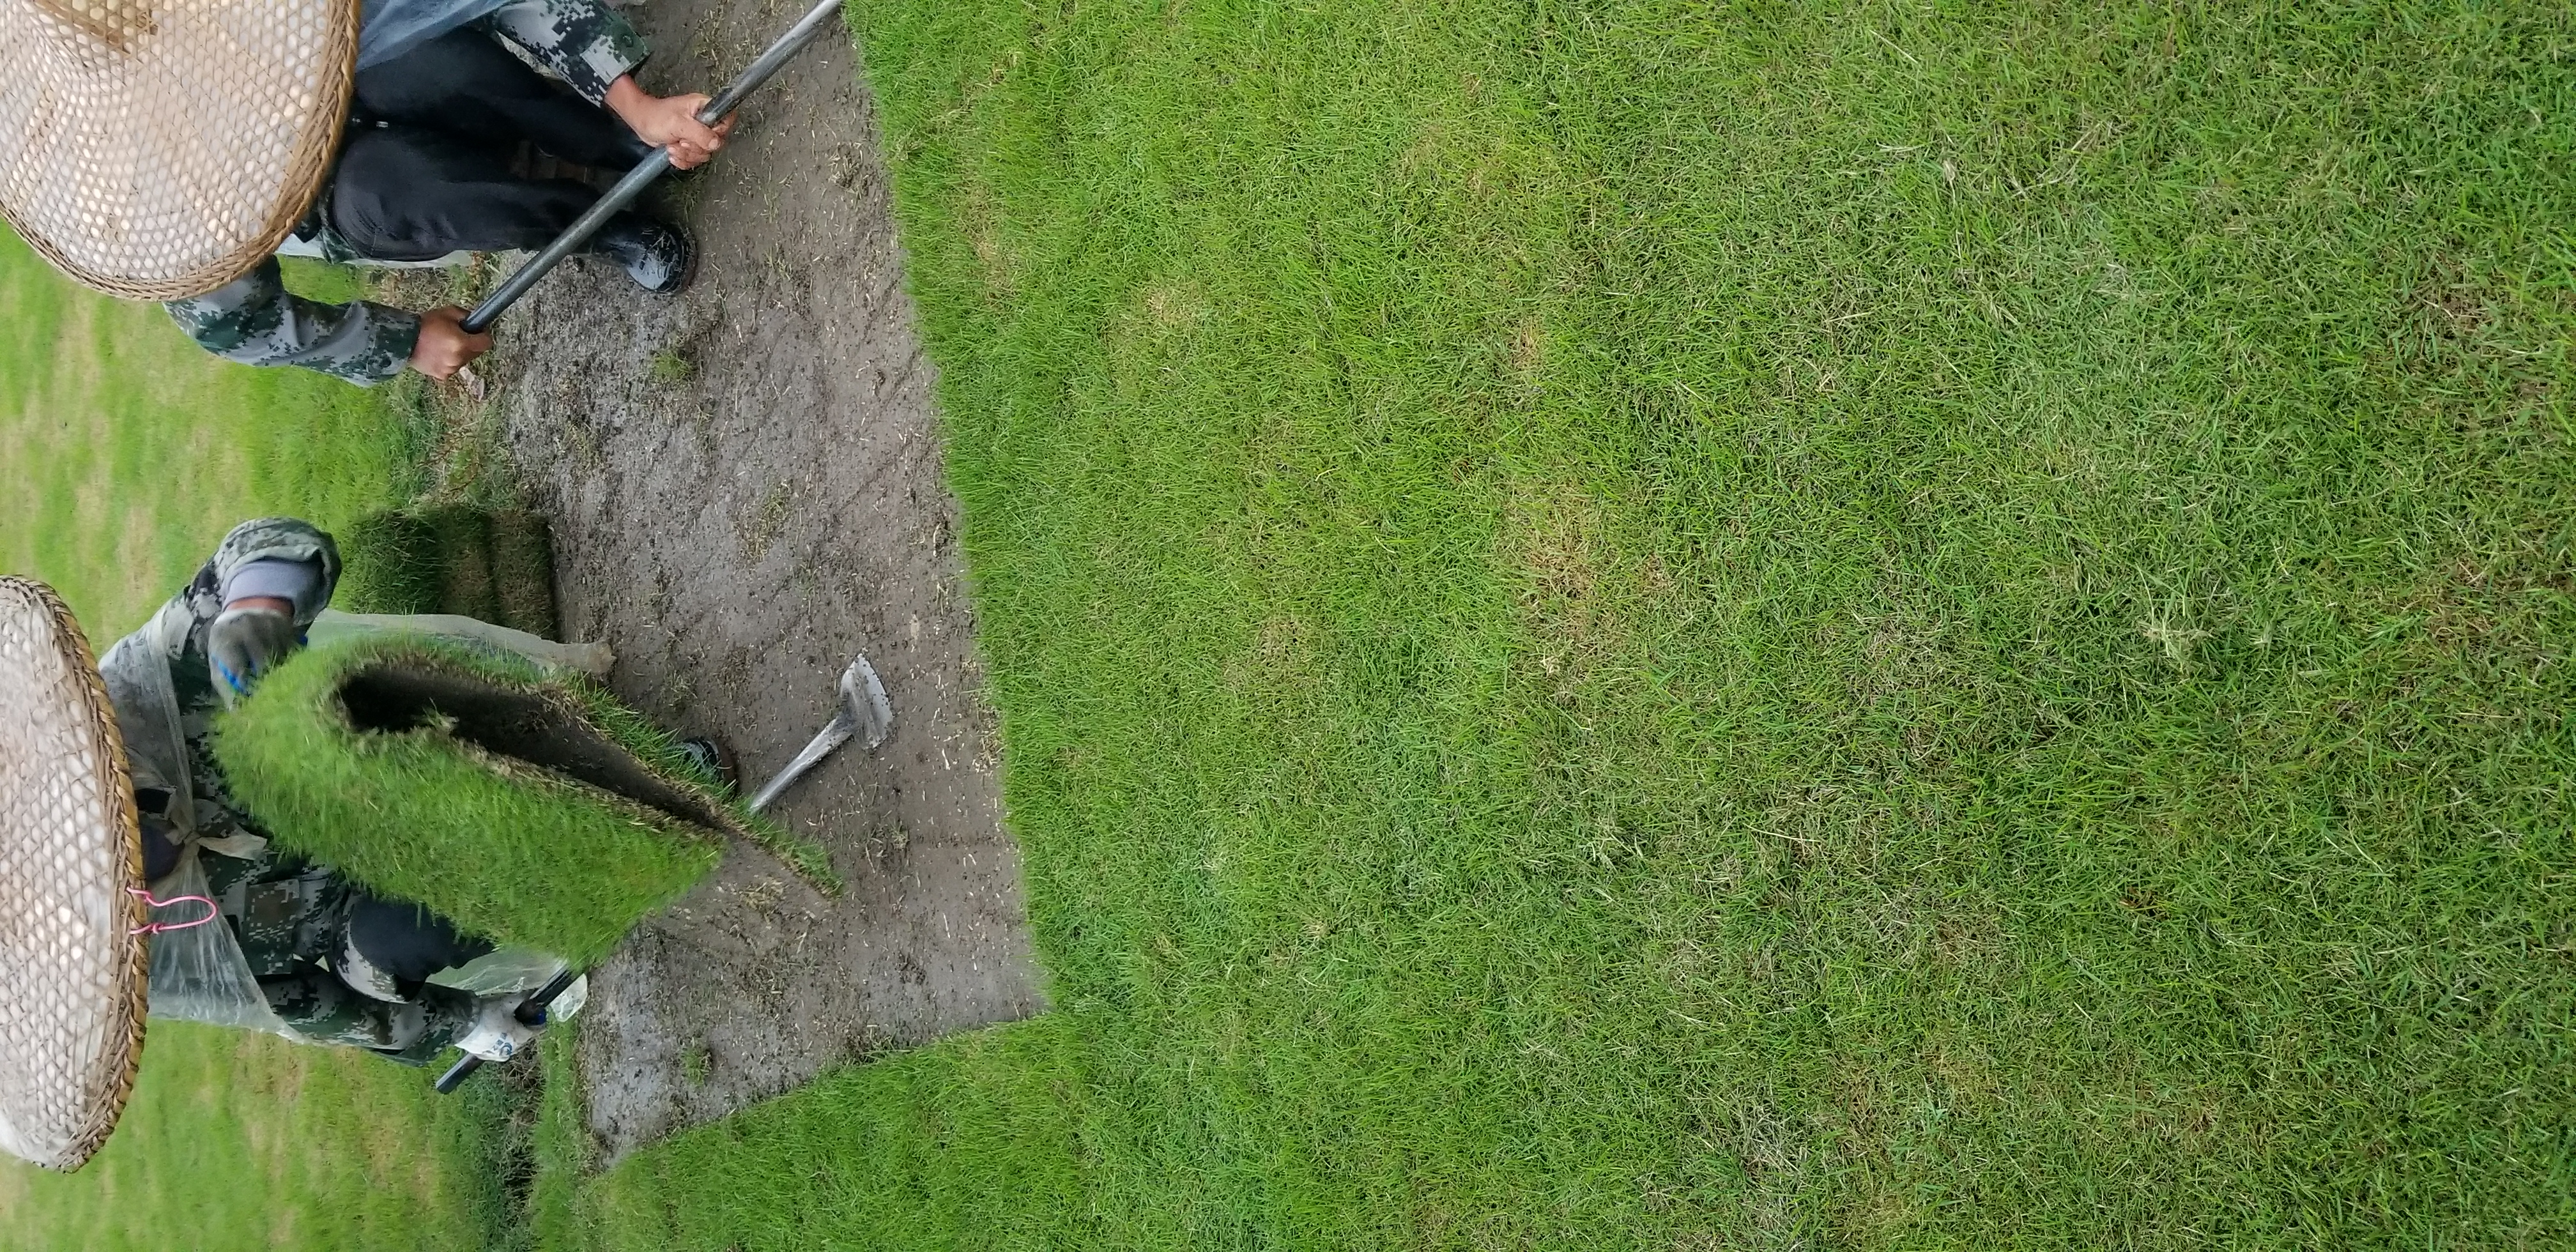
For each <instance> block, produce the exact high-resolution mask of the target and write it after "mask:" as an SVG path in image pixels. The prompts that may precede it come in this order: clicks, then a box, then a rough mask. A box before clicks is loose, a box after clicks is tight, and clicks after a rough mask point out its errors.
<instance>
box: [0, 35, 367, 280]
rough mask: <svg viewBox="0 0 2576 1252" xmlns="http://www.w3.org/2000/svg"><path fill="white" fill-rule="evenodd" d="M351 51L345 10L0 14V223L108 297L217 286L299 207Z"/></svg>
mask: <svg viewBox="0 0 2576 1252" xmlns="http://www.w3.org/2000/svg"><path fill="white" fill-rule="evenodd" d="M357 52H358V0H0V216H6V217H7V218H8V219H9V224H10V225H11V226H14V227H16V228H17V231H18V234H19V235H20V236H21V237H22V238H24V239H25V240H26V241H27V243H28V244H29V245H30V246H32V247H34V248H35V250H36V251H38V252H40V253H42V254H44V257H45V259H46V260H49V261H51V262H53V263H54V264H55V265H56V266H58V267H60V268H61V269H62V271H63V272H64V273H66V274H69V275H71V276H72V277H73V278H75V279H78V280H79V281H81V282H83V283H85V284H88V285H89V286H92V287H95V288H97V289H99V290H100V291H104V292H106V293H108V294H109V295H113V296H124V297H127V298H129V299H136V300H175V299H179V298H181V297H183V296H195V295H203V294H205V293H206V292H209V291H212V290H214V289H215V288H217V287H221V286H223V285H224V284H225V283H228V282H231V281H232V280H234V279H236V278H239V277H241V276H242V275H243V274H246V273H248V272H250V269H251V267H253V266H255V265H257V264H259V262H260V260H261V258H263V257H266V256H268V255H269V254H270V253H273V252H275V251H276V250H277V246H278V245H279V244H280V243H283V242H285V240H286V237H287V236H288V235H289V234H291V233H293V231H294V229H295V224H296V222H297V221H299V220H301V219H302V218H303V216H304V214H305V211H306V210H307V209H309V208H311V207H312V204H313V199H314V197H315V196H316V195H317V194H319V192H320V191H321V187H322V176H323V174H324V173H325V172H327V171H328V169H329V168H330V164H331V157H332V154H333V153H334V152H335V151H336V150H337V148H338V145H339V141H340V128H341V125H342V124H343V123H344V122H345V121H347V119H348V112H349V91H350V83H351V81H352V79H351V76H352V74H354V73H355V67H356V64H357Z"/></svg>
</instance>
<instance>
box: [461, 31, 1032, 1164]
mask: <svg viewBox="0 0 2576 1252" xmlns="http://www.w3.org/2000/svg"><path fill="white" fill-rule="evenodd" d="M629 12H630V13H632V14H634V15H635V16H636V17H637V20H638V23H639V24H640V25H641V26H642V27H643V28H644V31H645V33H646V35H647V36H649V37H650V38H651V39H652V41H653V46H654V47H655V48H656V49H657V53H656V56H655V58H654V61H653V63H652V64H650V65H649V66H647V67H646V70H645V73H644V79H645V83H646V85H647V86H648V87H652V88H654V89H656V90H661V91H677V90H682V89H692V90H694V89H705V88H707V87H710V86H712V84H714V83H715V82H717V81H719V80H720V77H721V76H723V75H726V74H730V73H731V72H732V71H734V70H735V69H737V68H738V67H740V66H741V65H742V64H743V63H744V62H746V61H747V60H749V59H750V57H751V55H752V54H753V53H754V52H756V51H757V50H758V48H759V47H761V46H762V45H764V44H765V43H766V42H767V41H768V40H769V39H770V38H771V37H773V36H774V35H775V34H776V33H777V32H778V31H780V30H783V29H784V28H785V27H786V26H787V24H788V23H789V22H791V21H792V20H794V18H795V16H796V13H797V9H795V8H794V7H790V6H785V5H779V4H771V3H763V0H734V2H733V3H730V4H728V3H725V2H723V0H655V2H654V3H652V4H649V5H646V6H643V7H641V8H637V9H632V10H629ZM668 205H669V208H670V209H671V210H672V211H674V212H676V213H679V214H680V215H682V216H684V217H685V218H686V219H687V220H688V221H690V222H691V224H692V225H693V226H694V227H695V228H696V230H697V233H698V238H699V240H700V244H701V247H702V258H703V259H702V262H701V269H700V272H699V276H698V280H697V283H696V285H695V286H694V287H693V288H692V289H691V290H690V291H689V292H687V293H686V294H685V295H683V296H680V297H678V298H676V299H659V300H657V299H652V298H649V297H644V296H641V295H639V294H638V293H637V292H636V291H635V289H634V288H633V287H632V286H631V285H630V284H628V282H627V281H626V279H625V278H624V277H623V276H621V275H619V274H617V273H616V272H614V271H613V270H611V269H609V268H608V267H606V266H605V265H604V264H601V263H599V262H595V261H582V262H576V263H575V264H573V265H571V266H568V267H566V268H565V269H564V270H562V271H560V272H558V273H557V274H555V275H553V276H551V277H549V278H548V279H547V280H546V281H545V282H544V283H542V284H540V286H539V288H538V290H537V292H536V293H535V294H534V295H532V296H531V297H530V298H529V299H527V300H526V301H524V302H523V303H521V304H520V305H519V306H518V308H517V309H516V310H514V311H513V313H512V314H511V316H510V317H509V318H508V319H507V320H506V321H505V322H504V324H503V326H502V333H501V340H502V345H503V346H502V349H501V351H500V352H498V353H496V357H495V360H494V362H493V363H492V365H491V367H490V368H489V369H488V371H487V372H488V374H489V376H490V377H492V378H494V379H496V380H498V381H497V386H498V388H499V390H498V391H497V392H496V393H495V394H494V396H493V397H492V399H493V404H494V407H495V408H496V410H497V411H498V412H499V413H500V414H501V417H502V421H503V423H504V426H505V429H506V432H507V436H506V437H507V440H508V443H509V446H510V449H511V451H512V454H513V455H514V456H515V457H516V459H517V461H518V463H519V469H520V471H521V475H522V477H523V479H524V481H525V483H526V485H527V487H528V489H529V490H530V491H531V492H532V493H533V494H534V495H535V496H536V497H537V499H538V501H539V502H540V503H541V504H542V505H543V506H544V507H545V508H546V509H547V510H548V511H549V512H550V513H551V514H552V516H553V517H554V519H555V543H556V551H557V556H556V569H557V579H558V582H559V588H558V590H559V594H560V597H561V602H562V608H563V618H564V622H565V628H566V630H567V632H568V633H569V634H570V635H571V636H572V637H575V638H580V639H604V640H606V641H608V642H609V643H610V644H611V645H613V646H614V647H615V649H616V651H617V657H618V664H617V668H616V672H615V675H614V677H613V679H612V685H613V686H614V687H615V688H616V689H617V691H618V693H619V694H620V695H622V696H624V697H625V698H626V699H628V700H630V701H632V702H633V703H634V704H635V705H636V706H637V707H638V708H641V709H643V710H645V711H646V712H648V713H651V714H653V715H655V716H658V717H660V718H662V719H663V720H664V722H665V723H666V724H669V725H672V726H675V727H678V728H681V729H683V730H686V731H690V732H695V733H706V734H713V735H715V736H717V737H719V738H721V739H723V740H724V741H725V742H727V743H729V744H731V745H732V746H733V748H734V749H735V750H736V752H738V753H739V754H740V757H741V762H742V773H743V779H744V783H745V785H746V786H747V787H748V786H751V785H754V784H756V783H757V782H758V781H759V780H761V779H763V778H765V777H766V776H767V774H768V772H769V771H772V770H774V769H776V768H777V767H778V766H780V765H782V764H784V763H785V762H786V761H787V760H788V758H790V757H791V756H793V755H795V753H796V750H797V749H798V748H799V747H801V746H803V744H804V742H805V741H806V739H807V738H809V737H810V736H811V735H812V734H813V733H814V731H815V730H816V729H818V728H819V727H821V725H822V724H823V722H824V721H825V720H826V719H827V718H829V716H830V715H831V713H832V711H833V709H834V707H835V703H836V695H835V691H834V685H833V684H834V681H835V679H836V678H837V677H838V676H839V674H840V671H841V668H842V666H843V665H845V664H846V663H847V662H848V660H849V658H850V656H851V655H852V654H853V653H862V652H863V653H865V654H866V655H867V656H868V658H869V659H870V660H871V661H872V662H874V663H875V665H876V667H877V670H878V672H879V673H880V674H881V675H882V676H883V678H884V680H885V684H886V689H887V692H888V694H889V695H890V696H891V698H892V700H893V702H894V706H895V731H894V737H893V738H892V739H891V740H890V741H889V742H888V743H887V744H886V745H885V746H884V747H883V748H881V749H879V750H878V751H876V752H875V753H867V752H864V751H861V750H859V749H857V748H855V747H853V748H850V749H845V750H844V751H843V752H842V753H841V754H840V755H839V756H837V757H835V758H833V759H832V760H830V761H827V762H825V764H824V765H823V766H822V767H821V768H820V769H818V770H816V771H815V773H814V774H813V775H811V776H810V777H809V778H808V779H807V780H806V781H805V782H804V783H803V784H801V785H800V786H799V787H798V788H797V789H796V790H795V791H793V792H791V793H790V794H789V795H788V797H787V798H786V799H785V800H783V801H782V802H781V803H780V805H779V808H778V816H779V817H780V819H781V820H783V821H784V822H786V823H787V824H788V825H789V826H790V827H792V828H794V829H797V830H799V831H802V832H804V833H807V834H809V835H811V836H813V837H814V838H816V839H817V840H819V841H820V842H822V843H823V844H824V845H825V846H826V847H827V848H828V849H829V850H830V851H831V854H832V859H833V864H834V865H835V867H836V868H837V869H838V870H839V872H840V873H841V874H842V875H843V876H844V877H845V878H846V879H847V880H848V881H849V884H850V889H849V892H848V894H847V896H846V897H845V898H842V899H839V900H827V899H824V898H823V897H821V896H820V895H817V894H816V893H814V892H812V891H810V890H809V889H807V888H806V887H804V886H803V885H802V884H801V883H800V882H799V881H798V880H797V879H796V878H795V877H794V876H793V875H791V874H790V873H789V872H788V871H787V870H786V869H785V867H783V866H781V865H780V864H778V863H777V862H776V861H774V860H772V859H770V858H769V856H768V855H767V854H766V853H763V852H761V851H759V850H758V849H756V848H752V847H750V846H748V845H743V846H738V847H737V848H735V849H734V850H733V851H732V853H731V854H729V856H728V857H727V860H726V863H725V866H724V868H723V869H722V870H721V871H719V872H718V874H717V875H715V876H714V877H713V878H711V879H710V880H709V881H708V882H707V883H705V884H704V885H702V886H701V887H700V889H699V890H698V891H696V892H695V893H694V894H692V895H691V896H690V897H689V898H688V899H686V900H684V901H682V902H681V903H680V904H679V905H678V906H676V907H674V908H673V909H671V910H670V911H669V912H668V913H667V914H665V915H663V916H660V917H656V918H653V919H650V920H649V921H647V922H646V923H645V924H644V925H643V926H642V927H641V928H639V929H638V931H637V932H636V934H635V935H634V936H633V937H632V938H630V939H629V940H628V942H627V944H626V946H625V947H624V948H623V949H621V950H620V951H619V953H618V954H617V955H616V956H615V957H614V958H613V959H612V960H611V961H610V962H609V963H608V964H607V965H605V966H604V967H602V968H601V969H600V970H598V971H597V972H595V973H594V974H593V976H592V984H591V985H592V991H591V999H590V1007H589V1008H588V1009H587V1010H586V1012H585V1013H584V1022H585V1026H584V1029H583V1030H582V1034H581V1040H582V1043H581V1051H582V1057H581V1060H582V1070H583V1073H584V1074H585V1075H586V1080H585V1081H586V1085H587V1087H588V1096H589V1099H590V1120H591V1127H592V1129H593V1130H594V1131H595V1132H596V1133H597V1134H598V1135H599V1137H600V1139H601V1142H602V1145H603V1146H604V1147H605V1148H606V1150H607V1158H608V1159H610V1160H614V1159H616V1158H617V1157H619V1156H622V1155H623V1154H625V1153H626V1152H628V1151H630V1150H632V1149H633V1148H635V1147H636V1146H638V1145H640V1144H643V1143H647V1142H650V1141H652V1140H654V1139H657V1138H660V1137H661V1136H663V1135H665V1134H667V1133H669V1132H671V1131H673V1130H676V1129H679V1128H681V1127H683V1126H687V1125H690V1124H694V1123H697V1122H701V1121H706V1120H709V1119H711V1118H714V1117H718V1116H721V1115H723V1114H725V1113H728V1112H731V1111H733V1110H735V1109H737V1108H740V1107H742V1106H743V1105H745V1104H748V1103H750V1102H752V1101H754V1100H757V1099H761V1098H763V1097H766V1096H770V1095H774V1094H777V1093H779V1092H782V1091H785V1090H787V1089H789V1088H791V1087H794V1086H796V1085H798V1084H800V1083H802V1082H804V1081H806V1080H807V1079H809V1078H811V1077H813V1076H814V1074H815V1073H816V1072H818V1071H819V1070H821V1069H823V1068H825V1067H826V1066H829V1065H831V1064H834V1063H836V1062H839V1061H843V1060H848V1059H853V1058H858V1057H863V1056H866V1055H868V1054H871V1053H873V1052H876V1051H879V1050H882V1049H884V1048H887V1047H893V1046H903V1045H909V1044H915V1043H920V1042H924V1041H927V1040H929V1039H933V1038H936V1037H938V1036H941V1035H944V1034H948V1033H951V1032H953V1031H957V1030H962V1029H965V1028H968V1027H972V1026H979V1025H984V1024H986V1023H991V1022H997V1021H1006V1020H1011V1019H1016V1018H1020V1017H1024V1016H1027V1015H1029V1014H1030V1013H1033V1012H1036V1011H1037V1010H1039V1009H1040V1008H1042V1007H1043V1003H1042V998H1041V992H1040V989H1039V980H1038V976H1037V974H1036V971H1035V969H1034V966H1033V965H1032V963H1031V960H1030V957H1029V944H1028V934H1027V926H1026V921H1025V917H1024V914H1023V912H1022V908H1021V894H1020V875H1019V857H1018V852H1017V850H1016V849H1015V848H1014V846H1013V845H1012V843H1011V841H1010V839H1009V838H1008V837H1007V836H1006V835H1005V834H1004V833H1003V830H1002V824H1001V813H1000V804H999V796H998V790H997V787H996V785H995V778H994V771H993V764H994V763H993V754H992V751H991V749H990V747H989V744H990V736H991V717H990V714H989V713H988V711H987V710H986V709H985V707H984V705H983V704H982V703H981V701H980V698H979V695H978V692H979V690H980V687H981V682H980V678H979V671H978V669H977V661H976V654H975V651H974V643H973V638H974V636H973V626H974V618H973V614H972V611H971V610H970V608H969V606H968V604H967V602H966V599H965V596H964V593H963V588H962V585H961V583H960V565H959V560H958V554H957V547H956V541H955V533H956V502H955V501H954V500H953V499H952V498H951V497H950V496H949V494H948V490H947V486H946V483H945V480H944V479H943V477H942V474H941V460H940V444H939V441H938V437H937V432H936V429H935V427H934V424H933V419H932V416H931V402H930V391H931V380H932V371H931V368H930V364H929V362H928V361H927V360H926V359H925V358H924V357H923V355H922V352H921V347H920V344H919V342H918V340H917V339H916V338H915V334H914V329H913V326H914V322H913V310H912V306H911V303H910V301H909V300H908V299H907V298H906V296H905V294H904V292H903V289H902V258H901V255H900V253H899V251H898V250H897V247H896V242H895V235H894V226H893V221H892V218H891V216H890V214H889V211H888V204H887V190H886V184H885V178H884V170H883V167H882V165H881V163H880V159H879V150H878V145H877V138H876V131H875V123H874V118H873V115H872V110H871V107H870V102H869V100H868V98H867V96H866V93H865V90H864V88H863V87H862V86H861V84H860V83H859V81H858V76H857V66H856V64H855V56H854V54H853V53H852V51H851V48H850V45H849V42H848V40H847V39H846V38H845V37H842V36H839V35H837V34H827V35H826V36H825V37H824V39H823V40H822V42H820V43H819V44H818V45H817V46H815V47H814V48H812V49H811V50H809V51H808V52H807V53H806V54H805V55H804V56H803V57H802V58H801V59H799V60H798V61H797V62H796V63H795V64H794V65H793V66H791V67H790V68H789V69H788V70H787V71H786V72H785V73H783V74H781V75H780V76H779V77H778V78H777V79H776V80H774V81H773V82H772V83H771V84H770V86H769V87H768V88H767V89H766V90H765V91H764V92H763V93H762V94H761V95H759V96H758V97H756V98H755V100H754V101H753V102H752V104H751V105H750V107H748V108H747V109H746V110H745V112H744V114H743V120H742V127H741V129H740V131H739V132H738V137H737V141H736V142H735V144H734V145H732V146H731V147H730V148H729V149H728V150H727V152H726V153H725V155H724V157H723V158H721V159H720V160H719V161H717V162H716V163H715V164H714V165H713V166H711V167H710V168H709V169H708V170H706V171H704V172H702V173H701V174H699V175H698V176H697V177H695V178H693V179H690V180H688V181H686V182H684V183H681V184H679V185H676V186H674V187H673V188H672V189H671V191H670V196H669V201H668Z"/></svg>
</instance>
